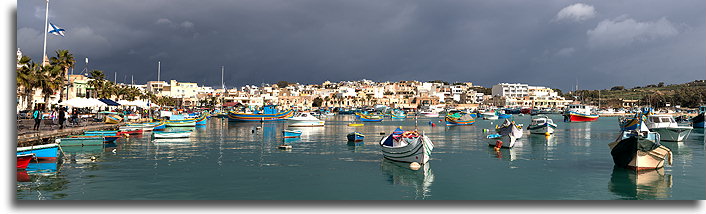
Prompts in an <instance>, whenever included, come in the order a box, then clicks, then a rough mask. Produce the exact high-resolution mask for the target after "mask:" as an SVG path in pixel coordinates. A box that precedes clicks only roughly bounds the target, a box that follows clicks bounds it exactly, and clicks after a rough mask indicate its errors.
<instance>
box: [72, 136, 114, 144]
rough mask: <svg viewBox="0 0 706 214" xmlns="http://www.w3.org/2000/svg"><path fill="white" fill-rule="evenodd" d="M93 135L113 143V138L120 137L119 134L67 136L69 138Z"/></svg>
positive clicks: (104, 141) (105, 141)
mask: <svg viewBox="0 0 706 214" xmlns="http://www.w3.org/2000/svg"><path fill="white" fill-rule="evenodd" d="M95 136H101V137H103V143H113V142H115V140H117V139H118V138H120V135H71V136H69V137H70V138H83V137H95Z"/></svg>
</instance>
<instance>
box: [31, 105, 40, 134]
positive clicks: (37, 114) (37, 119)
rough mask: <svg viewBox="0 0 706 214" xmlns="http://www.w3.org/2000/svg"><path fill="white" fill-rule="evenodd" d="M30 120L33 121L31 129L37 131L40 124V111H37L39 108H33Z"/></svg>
mask: <svg viewBox="0 0 706 214" xmlns="http://www.w3.org/2000/svg"><path fill="white" fill-rule="evenodd" d="M32 119H34V127H33V128H32V129H33V130H39V124H40V123H42V111H40V110H39V106H37V107H35V108H34V112H32Z"/></svg>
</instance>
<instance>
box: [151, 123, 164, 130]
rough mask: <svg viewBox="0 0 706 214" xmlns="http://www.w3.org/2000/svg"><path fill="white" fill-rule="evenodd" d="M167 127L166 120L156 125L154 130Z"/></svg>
mask: <svg viewBox="0 0 706 214" xmlns="http://www.w3.org/2000/svg"><path fill="white" fill-rule="evenodd" d="M166 128H167V124H166V123H165V122H160V123H159V124H157V125H155V126H154V127H152V131H161V130H164V129H166Z"/></svg>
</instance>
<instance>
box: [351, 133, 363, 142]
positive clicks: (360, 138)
mask: <svg viewBox="0 0 706 214" xmlns="http://www.w3.org/2000/svg"><path fill="white" fill-rule="evenodd" d="M346 138H348V141H354V142H357V141H363V139H365V135H363V133H360V132H351V133H348V135H346Z"/></svg>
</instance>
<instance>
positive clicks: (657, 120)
mask: <svg viewBox="0 0 706 214" xmlns="http://www.w3.org/2000/svg"><path fill="white" fill-rule="evenodd" d="M650 120H652V122H655V123H659V122H660V121H659V117H653V118H650Z"/></svg>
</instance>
